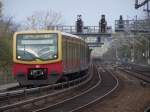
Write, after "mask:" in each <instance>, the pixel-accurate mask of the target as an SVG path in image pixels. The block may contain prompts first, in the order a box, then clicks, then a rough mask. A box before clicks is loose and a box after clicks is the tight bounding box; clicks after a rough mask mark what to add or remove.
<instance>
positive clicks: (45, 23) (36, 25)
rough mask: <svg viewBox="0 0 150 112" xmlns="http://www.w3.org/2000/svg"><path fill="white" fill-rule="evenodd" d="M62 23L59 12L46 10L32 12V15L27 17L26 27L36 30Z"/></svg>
mask: <svg viewBox="0 0 150 112" xmlns="http://www.w3.org/2000/svg"><path fill="white" fill-rule="evenodd" d="M60 24H62V15H61V13H57V12H54V11H52V10H48V11H38V12H34V13H33V15H32V16H30V17H27V22H26V25H25V27H26V29H30V30H37V29H50V28H51V27H52V26H55V25H60Z"/></svg>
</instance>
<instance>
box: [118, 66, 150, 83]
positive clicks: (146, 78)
mask: <svg viewBox="0 0 150 112" xmlns="http://www.w3.org/2000/svg"><path fill="white" fill-rule="evenodd" d="M118 69H119V70H122V71H124V72H126V73H128V74H130V75H132V76H134V77H136V78H138V79H140V80H142V81H143V82H146V83H150V74H149V73H148V72H147V71H145V72H144V71H143V70H142V71H141V70H139V69H132V68H126V67H118ZM140 69H141V68H140Z"/></svg>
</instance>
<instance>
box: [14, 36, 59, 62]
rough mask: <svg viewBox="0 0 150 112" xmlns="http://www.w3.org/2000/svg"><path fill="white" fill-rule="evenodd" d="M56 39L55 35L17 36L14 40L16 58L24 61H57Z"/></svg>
mask: <svg viewBox="0 0 150 112" xmlns="http://www.w3.org/2000/svg"><path fill="white" fill-rule="evenodd" d="M57 38H58V36H57V34H19V35H17V38H16V41H17V42H16V43H17V45H16V49H17V55H16V56H17V57H16V58H17V59H18V60H26V61H35V60H37V59H39V60H52V59H57V58H58V42H57V40H58V39H57Z"/></svg>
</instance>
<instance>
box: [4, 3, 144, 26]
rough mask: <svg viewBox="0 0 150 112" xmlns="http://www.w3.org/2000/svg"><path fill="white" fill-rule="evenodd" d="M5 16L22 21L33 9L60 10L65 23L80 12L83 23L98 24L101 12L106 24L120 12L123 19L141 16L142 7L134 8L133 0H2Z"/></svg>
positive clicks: (68, 22)
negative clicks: (104, 16) (104, 15)
mask: <svg viewBox="0 0 150 112" xmlns="http://www.w3.org/2000/svg"><path fill="white" fill-rule="evenodd" d="M3 2H4V12H3V13H4V14H5V16H13V17H14V20H15V21H16V22H17V23H19V22H20V23H21V22H23V21H24V20H25V19H26V17H27V16H30V15H32V13H33V12H35V11H40V10H42V11H43V10H49V9H51V10H53V11H55V12H60V13H61V14H62V16H63V20H64V23H65V24H66V25H73V24H74V22H75V20H76V16H77V14H82V16H83V17H82V18H83V21H84V24H85V25H98V22H99V20H100V17H101V14H106V19H107V21H108V25H113V24H114V20H115V19H118V18H119V15H120V14H122V15H123V17H124V19H127V18H129V19H133V18H134V17H135V15H138V17H142V16H143V14H142V13H143V11H141V10H143V9H140V10H138V11H137V10H135V9H134V2H135V0H3Z"/></svg>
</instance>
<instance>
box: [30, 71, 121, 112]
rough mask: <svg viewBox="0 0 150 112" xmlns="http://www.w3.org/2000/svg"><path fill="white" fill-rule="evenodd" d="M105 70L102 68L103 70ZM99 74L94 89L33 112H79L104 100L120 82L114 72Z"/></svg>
mask: <svg viewBox="0 0 150 112" xmlns="http://www.w3.org/2000/svg"><path fill="white" fill-rule="evenodd" d="M102 69H103V68H101V70H102ZM97 72H98V74H97V75H98V78H99V81H98V82H97V83H96V85H94V86H93V87H91V88H89V89H88V90H86V91H84V92H83V93H81V94H78V95H76V96H74V97H71V98H69V99H65V100H63V101H61V102H58V103H55V104H52V105H48V106H46V107H43V108H40V109H38V110H34V111H32V112H48V111H50V112H78V111H80V110H82V109H84V108H86V107H88V106H89V105H90V104H93V103H95V102H96V101H98V100H100V99H102V98H104V97H105V96H107V95H108V94H110V93H111V92H113V91H114V90H115V89H116V88H117V87H118V84H119V83H118V80H117V78H116V77H115V76H114V75H113V74H112V72H110V71H108V70H106V69H103V70H102V71H101V72H100V71H97Z"/></svg>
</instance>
